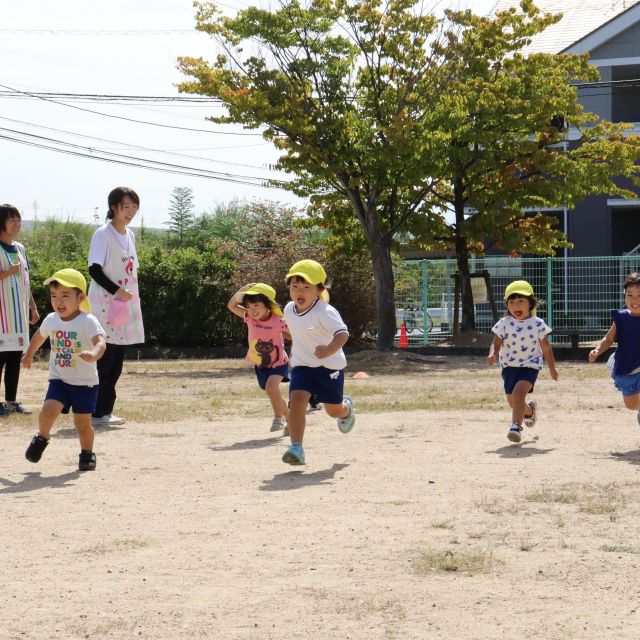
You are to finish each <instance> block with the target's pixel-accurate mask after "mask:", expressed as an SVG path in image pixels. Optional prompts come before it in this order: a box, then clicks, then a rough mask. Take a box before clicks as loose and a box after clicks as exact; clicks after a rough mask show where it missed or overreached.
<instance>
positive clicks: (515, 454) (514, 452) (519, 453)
mask: <svg viewBox="0 0 640 640" xmlns="http://www.w3.org/2000/svg"><path fill="white" fill-rule="evenodd" d="M535 442H536V441H535V440H526V441H524V442H521V443H520V444H510V445H507V446H506V447H500V448H499V449H494V450H493V451H485V453H495V454H497V455H499V456H500V457H501V458H508V459H515V458H531V457H532V456H540V455H544V454H545V453H551V452H552V451H554V450H555V447H554V448H552V449H538V448H537V447H528V446H526V445H529V444H534V443H535Z"/></svg>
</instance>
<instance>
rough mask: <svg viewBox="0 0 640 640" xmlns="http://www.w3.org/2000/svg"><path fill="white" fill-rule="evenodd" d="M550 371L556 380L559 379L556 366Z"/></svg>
mask: <svg viewBox="0 0 640 640" xmlns="http://www.w3.org/2000/svg"><path fill="white" fill-rule="evenodd" d="M549 373H550V374H551V377H552V378H553V379H554V380H557V379H558V372H557V371H556V368H555V367H554V368H553V369H551V368H549Z"/></svg>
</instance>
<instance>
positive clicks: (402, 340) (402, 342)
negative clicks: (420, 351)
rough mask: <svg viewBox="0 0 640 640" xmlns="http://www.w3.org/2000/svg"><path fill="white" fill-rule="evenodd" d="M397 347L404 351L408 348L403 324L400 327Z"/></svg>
mask: <svg viewBox="0 0 640 640" xmlns="http://www.w3.org/2000/svg"><path fill="white" fill-rule="evenodd" d="M399 346H400V348H401V349H406V348H407V347H408V346H409V338H408V337H407V327H406V326H405V324H404V322H403V323H402V326H401V327H400V343H399Z"/></svg>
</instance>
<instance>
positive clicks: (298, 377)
mask: <svg viewBox="0 0 640 640" xmlns="http://www.w3.org/2000/svg"><path fill="white" fill-rule="evenodd" d="M296 390H299V391H308V392H309V393H310V394H311V395H315V396H316V397H317V401H318V402H324V403H325V404H340V403H341V402H342V392H343V390H344V371H342V370H341V369H327V368H326V367H294V368H293V369H291V384H290V385H289V393H291V392H292V391H296Z"/></svg>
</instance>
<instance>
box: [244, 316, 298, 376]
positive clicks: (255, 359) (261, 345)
mask: <svg viewBox="0 0 640 640" xmlns="http://www.w3.org/2000/svg"><path fill="white" fill-rule="evenodd" d="M244 321H245V324H246V325H247V329H248V331H249V351H247V360H248V361H249V362H250V363H251V364H254V365H256V366H257V367H267V368H270V369H272V368H273V367H279V366H280V365H283V364H287V362H289V356H288V355H287V352H286V351H285V350H284V339H283V337H282V330H283V329H286V327H287V323H286V322H285V321H284V318H282V317H281V316H277V315H275V314H273V313H272V314H271V315H270V316H269V317H268V318H267V319H266V320H255V319H254V318H252V317H251V316H250V315H249V314H248V313H246V314H245V316H244Z"/></svg>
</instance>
